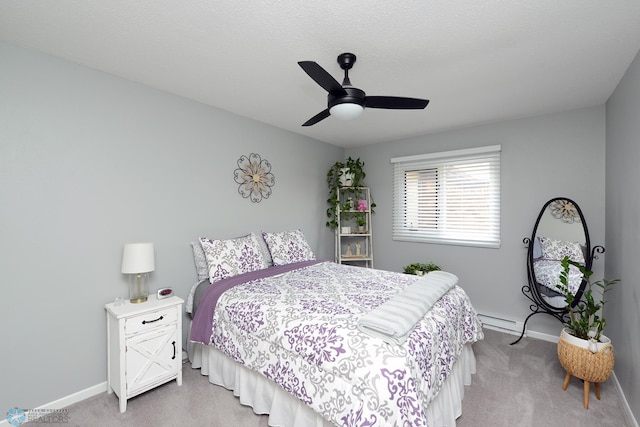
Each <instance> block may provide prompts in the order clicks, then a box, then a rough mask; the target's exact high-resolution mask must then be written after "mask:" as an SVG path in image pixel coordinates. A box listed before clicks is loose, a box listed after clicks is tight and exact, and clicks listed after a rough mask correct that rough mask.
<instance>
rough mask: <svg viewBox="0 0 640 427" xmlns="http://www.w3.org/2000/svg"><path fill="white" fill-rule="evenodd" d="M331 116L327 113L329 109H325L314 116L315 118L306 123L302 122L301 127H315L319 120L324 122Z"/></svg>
mask: <svg viewBox="0 0 640 427" xmlns="http://www.w3.org/2000/svg"><path fill="white" fill-rule="evenodd" d="M330 115H331V114H330V113H329V109H328V108H327V109H326V110H324V111H321V112H319V113H318V114H316V115H315V116H313V117H311V118H310V119H309V120H307V121H306V122H304V123H303V124H302V126H312V125H315V124H316V123H318V122H319V121H320V120H324V119H326V118H327V117H329V116H330Z"/></svg>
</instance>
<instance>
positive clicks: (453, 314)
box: [187, 230, 483, 427]
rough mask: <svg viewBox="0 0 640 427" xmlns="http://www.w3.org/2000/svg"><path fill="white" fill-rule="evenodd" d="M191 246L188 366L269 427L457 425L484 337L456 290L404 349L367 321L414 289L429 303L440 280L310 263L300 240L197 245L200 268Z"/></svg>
mask: <svg viewBox="0 0 640 427" xmlns="http://www.w3.org/2000/svg"><path fill="white" fill-rule="evenodd" d="M261 238H262V240H263V242H261V241H260V240H261ZM197 243H198V242H195V244H193V248H194V258H195V259H196V268H197V269H198V273H199V279H200V281H199V283H198V284H197V285H196V286H193V288H192V291H191V294H190V296H189V298H188V301H187V311H188V312H190V313H191V315H192V322H191V330H190V342H189V348H188V352H189V358H190V361H191V363H192V366H193V367H194V368H199V369H201V371H202V374H203V375H208V376H209V381H210V382H212V383H213V384H217V385H221V386H224V387H226V388H228V389H230V390H233V392H234V393H235V394H236V396H238V397H239V398H240V402H241V403H242V404H245V405H250V406H252V407H253V410H254V412H256V413H259V414H269V424H270V425H279V426H299V425H304V426H314V425H315V426H325V425H326V426H329V425H344V426H386V425H412V426H432V427H433V426H444V425H446V426H449V427H451V426H455V419H456V418H457V417H459V416H460V414H461V401H462V398H463V395H464V385H465V384H466V385H469V384H470V383H471V374H472V373H474V372H475V357H474V354H473V350H472V347H471V345H472V344H473V343H474V342H476V341H477V340H480V339H482V338H483V334H482V325H481V323H480V321H479V320H478V317H477V314H476V312H475V310H474V308H473V306H472V305H471V303H470V301H469V298H468V297H467V295H466V294H465V292H464V290H463V289H462V288H460V287H459V286H458V285H457V283H452V284H448V285H447V287H446V289H445V288H443V290H442V294H441V296H438V298H433V300H434V301H433V304H432V306H430V308H428V311H427V312H426V314H420V315H419V316H418V317H416V319H417V320H416V323H415V325H412V326H411V328H409V331H408V332H407V333H406V334H405V335H403V336H402V337H401V338H402V339H400V340H399V341H397V340H396V339H397V338H398V337H397V336H394V337H392V338H393V339H386V340H385V339H384V336H382V337H380V336H375V335H373V334H371V333H368V332H367V331H366V329H364V328H363V321H364V319H365V318H373V319H375V318H376V317H378V316H377V315H376V314H375V313H380V311H379V310H382V309H388V308H389V307H390V306H391V305H393V304H392V303H394V302H395V301H398V298H399V296H402V295H405V294H407V292H412V290H415V289H418V288H419V287H421V288H420V289H422V290H425V289H426V292H430V291H431V289H432V288H434V287H435V286H434V282H433V280H436V276H433V277H434V278H433V279H431V278H429V275H427V276H426V277H425V278H420V277H418V276H411V275H406V274H401V273H395V272H388V271H382V270H374V269H367V268H361V267H354V266H348V265H342V264H336V263H334V262H330V261H322V260H316V259H315V256H314V255H313V252H312V251H311V250H310V248H309V246H308V244H307V243H306V241H305V239H304V235H303V234H302V232H301V231H300V230H293V231H287V232H282V233H262V235H261V236H256V235H254V234H250V235H247V236H243V237H241V238H237V239H229V240H222V241H221V240H211V239H203V238H201V239H200V240H199V243H200V246H201V248H202V249H203V252H204V258H205V259H206V261H207V263H206V267H203V266H202V258H203V257H202V255H198V254H196V252H197V246H198V245H197ZM265 247H266V249H267V250H268V252H269V253H268V254H267V253H266V252H265ZM198 258H201V259H200V265H199V262H198ZM238 258H242V260H241V261H238ZM247 266H249V267H247ZM205 271H206V274H207V275H208V279H207V278H203V276H204V275H205ZM446 274H449V275H450V276H453V275H451V274H450V273H443V274H442V275H441V277H442V278H447V277H446V276H444V275H446ZM453 277H455V276H453ZM447 279H448V278H447ZM430 280H431V282H430ZM442 280H444V279H442ZM212 282H213V283H212ZM407 295H408V294H407ZM408 299H409V300H411V298H408ZM413 299H414V300H415V299H416V298H413ZM420 300H422V298H420ZM390 304H391V305H390ZM407 311H408V312H409V311H412V309H411V310H407ZM383 317H389V316H383Z"/></svg>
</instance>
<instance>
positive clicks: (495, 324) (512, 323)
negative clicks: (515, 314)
mask: <svg viewBox="0 0 640 427" xmlns="http://www.w3.org/2000/svg"><path fill="white" fill-rule="evenodd" d="M478 317H479V318H480V321H481V322H482V325H483V326H484V327H485V328H487V329H493V330H496V331H500V332H505V333H507V334H511V335H520V333H521V332H522V326H523V323H522V322H520V321H517V320H511V319H505V318H503V317H498V316H492V315H490V314H478Z"/></svg>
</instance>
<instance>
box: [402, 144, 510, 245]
mask: <svg viewBox="0 0 640 427" xmlns="http://www.w3.org/2000/svg"><path fill="white" fill-rule="evenodd" d="M500 149H501V148H500V146H499V145H494V146H490V147H481V148H473V149H468V150H456V151H448V152H443V153H434V154H425V155H418V156H409V157H398V158H393V159H391V163H393V170H394V174H393V180H394V186H393V188H394V190H393V204H394V206H393V238H394V240H406V241H414V242H428V243H448V244H453V245H467V246H481V247H491V248H498V247H500Z"/></svg>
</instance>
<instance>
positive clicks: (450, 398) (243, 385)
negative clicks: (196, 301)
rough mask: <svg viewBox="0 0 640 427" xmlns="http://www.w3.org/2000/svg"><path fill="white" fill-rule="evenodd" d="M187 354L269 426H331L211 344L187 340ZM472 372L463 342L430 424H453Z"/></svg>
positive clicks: (440, 426) (469, 353) (469, 350)
mask: <svg viewBox="0 0 640 427" xmlns="http://www.w3.org/2000/svg"><path fill="white" fill-rule="evenodd" d="M188 354H189V360H190V361H191V366H192V367H193V368H196V369H198V368H199V369H200V370H201V372H202V375H208V376H209V382H210V383H212V384H216V385H220V386H223V387H225V388H227V389H229V390H232V391H233V394H234V395H235V396H236V397H238V398H240V403H241V404H243V405H248V406H251V407H252V408H253V411H254V412H255V413H256V414H269V425H270V426H278V427H295V426H316V427H324V426H327V427H328V426H333V423H331V422H330V421H327V420H325V419H324V418H322V417H321V416H320V415H319V414H318V413H317V412H315V411H314V410H313V409H311V408H310V407H308V406H307V405H305V404H304V403H302V402H300V401H299V400H298V399H297V398H295V397H294V396H293V395H291V394H289V393H287V392H286V391H284V390H283V389H282V388H280V387H279V386H278V385H277V384H276V383H274V382H273V381H271V380H269V379H268V378H266V377H264V376H262V375H261V374H259V373H257V372H254V371H251V370H250V369H248V368H246V367H244V366H242V365H240V364H239V363H236V362H235V361H234V360H233V359H231V358H229V357H227V356H226V355H224V354H223V353H221V352H220V351H218V350H216V349H215V348H213V347H211V346H205V345H203V344H199V343H192V342H188ZM475 372H476V358H475V355H474V354H473V349H472V347H471V344H467V345H466V346H465V347H464V348H463V350H462V354H461V355H460V358H459V359H458V361H457V362H456V364H455V365H454V366H453V370H452V371H451V374H450V375H449V378H447V380H446V382H445V383H444V385H443V387H442V390H441V391H440V393H438V395H437V396H436V398H435V399H434V400H433V402H431V404H430V405H429V407H428V408H427V419H428V422H429V426H430V427H443V426H446V427H455V425H456V418H458V417H459V416H460V415H462V398H463V397H464V386H465V385H467V386H468V385H471V375H472V374H474V373H475Z"/></svg>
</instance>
